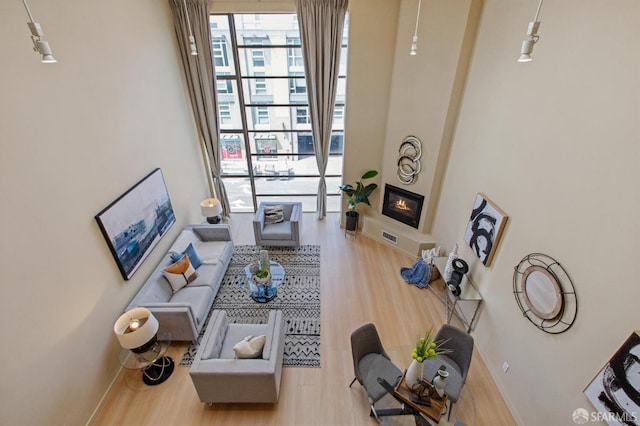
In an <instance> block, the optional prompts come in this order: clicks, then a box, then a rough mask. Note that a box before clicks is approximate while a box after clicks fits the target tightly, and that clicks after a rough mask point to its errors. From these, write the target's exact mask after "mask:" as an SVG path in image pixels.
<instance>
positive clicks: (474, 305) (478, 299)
mask: <svg viewBox="0 0 640 426" xmlns="http://www.w3.org/2000/svg"><path fill="white" fill-rule="evenodd" d="M433 262H434V263H435V265H436V267H437V268H438V271H440V276H441V278H438V279H437V280H435V281H433V282H432V283H430V284H429V286H428V288H429V289H430V290H431V291H432V292H433V293H434V294H435V295H436V296H437V297H438V298H439V299H440V301H442V303H443V304H444V306H445V315H446V317H447V324H449V323H450V322H451V317H452V316H453V314H455V315H456V316H457V317H458V318H459V319H460V321H462V323H463V324H464V326H465V327H467V333H470V332H471V328H472V327H473V324H474V321H475V320H476V317H477V316H478V310H479V309H480V304H481V303H482V296H481V295H480V293H479V292H478V290H476V288H475V286H474V285H473V283H472V282H471V279H469V276H468V275H467V274H464V276H463V277H462V282H461V283H460V296H454V295H453V293H452V292H451V290H449V287H448V286H447V284H446V283H445V282H444V279H443V278H442V276H443V274H444V268H445V267H446V266H447V257H445V256H443V257H436V258H434V259H433ZM440 283H441V289H436V288H435V287H436V286H434V284H436V285H438V284H440ZM465 306H468V308H466V309H467V310H468V311H470V312H469V313H470V314H471V315H470V318H469V315H468V314H465V312H464V309H465Z"/></svg>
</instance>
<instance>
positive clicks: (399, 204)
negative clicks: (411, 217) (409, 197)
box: [393, 200, 413, 212]
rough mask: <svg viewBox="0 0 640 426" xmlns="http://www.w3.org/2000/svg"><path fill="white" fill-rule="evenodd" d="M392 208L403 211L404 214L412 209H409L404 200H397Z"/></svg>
mask: <svg viewBox="0 0 640 426" xmlns="http://www.w3.org/2000/svg"><path fill="white" fill-rule="evenodd" d="M393 207H395V208H396V209H397V210H402V211H405V212H410V211H413V209H412V208H411V207H409V206H408V205H407V203H406V202H405V201H404V200H397V201H396V202H395V203H394V204H393Z"/></svg>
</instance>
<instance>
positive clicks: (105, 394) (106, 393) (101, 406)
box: [85, 367, 124, 426]
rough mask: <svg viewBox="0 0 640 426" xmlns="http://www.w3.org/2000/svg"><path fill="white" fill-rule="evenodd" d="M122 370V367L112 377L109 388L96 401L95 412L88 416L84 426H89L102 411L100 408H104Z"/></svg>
mask: <svg viewBox="0 0 640 426" xmlns="http://www.w3.org/2000/svg"><path fill="white" fill-rule="evenodd" d="M123 370H124V367H120V368H119V369H118V371H117V372H116V375H115V376H114V377H113V380H111V383H109V386H107V390H106V391H105V392H104V393H103V394H102V398H100V401H98V405H96V408H95V410H93V413H91V416H89V420H87V423H85V426H91V425H92V424H93V422H94V420H95V418H96V416H97V415H98V413H100V412H101V411H102V408H103V407H104V403H105V401H106V400H107V397H108V396H109V394H110V393H111V388H113V385H114V383H115V382H116V380H118V379H119V378H120V375H121V374H122V371H123Z"/></svg>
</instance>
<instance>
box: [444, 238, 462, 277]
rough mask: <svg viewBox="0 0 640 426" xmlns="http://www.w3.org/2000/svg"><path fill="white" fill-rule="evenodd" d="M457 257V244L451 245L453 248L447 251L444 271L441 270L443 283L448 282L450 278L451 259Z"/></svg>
mask: <svg viewBox="0 0 640 426" xmlns="http://www.w3.org/2000/svg"><path fill="white" fill-rule="evenodd" d="M457 258H458V244H454V245H453V250H451V253H449V258H448V259H447V264H446V266H445V267H444V271H443V272H442V279H443V280H444V282H445V283H448V282H449V280H450V279H451V274H452V273H453V261H454V260H456V259H457Z"/></svg>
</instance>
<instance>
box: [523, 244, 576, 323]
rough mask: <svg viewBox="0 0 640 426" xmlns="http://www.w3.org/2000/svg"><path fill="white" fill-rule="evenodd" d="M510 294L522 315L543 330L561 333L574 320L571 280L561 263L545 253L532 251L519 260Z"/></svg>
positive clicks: (573, 289)
mask: <svg viewBox="0 0 640 426" xmlns="http://www.w3.org/2000/svg"><path fill="white" fill-rule="evenodd" d="M513 295H514V296H515V298H516V303H518V307H519V308H520V311H522V314H523V315H524V316H525V317H526V318H527V319H528V320H529V321H531V323H532V324H533V325H535V326H536V327H538V328H539V329H540V330H542V331H544V332H545V333H550V334H560V333H564V332H565V331H567V330H568V329H569V328H570V327H571V326H572V325H573V323H574V322H575V320H576V316H577V314H578V299H577V297H576V289H575V287H574V286H573V282H572V281H571V278H570V277H569V274H568V273H567V271H566V270H565V269H564V268H563V267H562V266H561V265H560V263H558V262H557V261H556V260H555V259H553V258H552V257H550V256H547V255H546V254H542V253H531V254H529V255H527V256H525V257H524V258H523V259H522V260H521V261H520V263H518V265H517V266H516V267H515V271H514V273H513Z"/></svg>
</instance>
